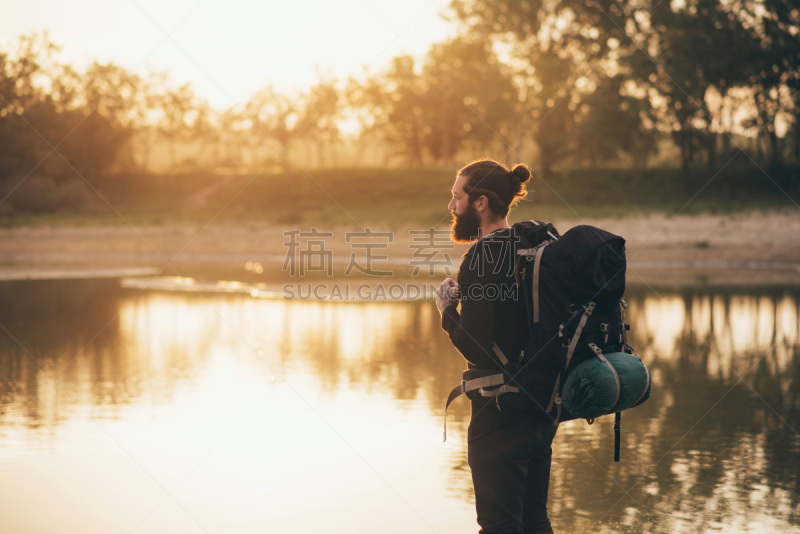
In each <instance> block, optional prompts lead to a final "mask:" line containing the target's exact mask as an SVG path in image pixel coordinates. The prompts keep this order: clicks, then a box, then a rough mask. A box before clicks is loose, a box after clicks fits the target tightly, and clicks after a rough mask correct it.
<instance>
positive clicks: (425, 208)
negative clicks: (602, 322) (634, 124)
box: [0, 161, 800, 227]
mask: <svg viewBox="0 0 800 534" xmlns="http://www.w3.org/2000/svg"><path fill="white" fill-rule="evenodd" d="M453 174H454V171H453V170H452V169H444V170H442V169H366V168H358V169H330V170H315V171H312V172H310V173H305V172H295V173H288V174H264V175H258V176H250V175H217V174H192V175H164V176H115V177H112V178H107V179H102V180H96V181H94V182H93V184H92V188H89V187H85V188H84V190H83V191H81V192H76V185H75V184H70V185H69V186H68V188H66V189H64V191H65V193H64V195H63V198H61V197H60V196H59V194H60V193H59V191H61V188H62V187H63V186H55V185H54V184H52V183H49V182H46V181H34V183H32V184H23V185H22V186H21V187H19V188H18V190H16V191H14V193H12V195H10V196H9V198H8V199H7V200H6V201H5V202H4V203H3V204H2V205H0V221H2V224H3V225H4V226H20V225H25V226H28V225H39V224H75V225H82V224H98V223H102V224H125V223H124V221H123V220H122V219H121V218H120V217H118V216H117V212H118V213H119V214H121V215H123V216H124V218H125V219H126V220H128V221H129V222H131V223H134V224H164V223H168V222H180V221H186V222H203V223H204V222H207V221H209V220H211V219H212V218H213V219H214V220H215V221H218V222H225V223H236V224H246V223H247V221H258V222H261V221H266V222H271V223H275V224H280V225H313V224H318V225H347V226H351V225H352V226H365V225H370V224H372V225H376V224H381V225H385V226H386V225H388V226H393V227H400V226H404V225H407V224H417V225H419V224H423V225H436V224H444V223H446V222H447V220H448V219H449V213H448V212H447V203H448V202H449V197H450V195H449V191H450V187H451V186H452V182H453V178H454V176H453ZM37 187H38V188H39V189H38V190H37ZM529 189H531V190H534V192H533V193H532V194H531V195H530V196H529V199H530V200H529V201H525V202H523V203H521V204H520V206H519V207H518V208H517V210H516V211H515V214H514V216H513V217H512V218H513V219H514V220H519V219H524V218H532V217H537V218H544V219H549V218H557V217H562V216H568V217H572V216H575V215H576V214H579V215H580V216H583V217H595V216H614V215H617V214H625V213H632V212H634V213H641V212H644V213H648V212H660V213H675V212H678V211H681V212H682V213H701V212H704V213H730V212H737V211H747V210H782V209H794V208H796V207H797V204H796V203H797V202H798V200H800V168H788V169H784V170H781V171H764V170H762V169H760V168H758V167H757V166H755V165H754V164H752V163H749V162H741V161H734V162H733V163H731V164H729V165H727V166H725V167H724V168H722V169H721V170H719V171H716V172H709V171H707V170H700V169H697V170H693V171H692V174H691V176H690V178H689V179H688V180H685V179H684V178H683V177H682V176H681V175H680V172H679V171H677V170H676V169H647V170H644V171H642V172H641V173H639V174H638V175H637V174H636V173H634V172H633V171H631V170H614V169H598V170H588V169H578V170H565V171H561V172H557V173H554V174H553V175H552V176H549V177H541V176H535V177H534V179H533V181H532V182H531V184H530V185H529Z"/></svg>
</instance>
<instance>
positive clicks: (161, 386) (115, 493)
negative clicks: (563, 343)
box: [0, 280, 800, 533]
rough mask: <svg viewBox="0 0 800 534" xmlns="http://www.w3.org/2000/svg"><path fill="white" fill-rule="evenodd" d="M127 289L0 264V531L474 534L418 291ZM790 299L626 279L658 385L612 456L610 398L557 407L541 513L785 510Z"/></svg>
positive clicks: (615, 523)
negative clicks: (48, 277) (586, 410)
mask: <svg viewBox="0 0 800 534" xmlns="http://www.w3.org/2000/svg"><path fill="white" fill-rule="evenodd" d="M140 289H141V288H130V287H129V288H122V287H120V285H119V282H118V281H114V280H93V281H88V280H69V281H29V282H3V283H0V294H2V298H3V302H5V303H7V305H6V306H4V307H3V308H2V310H0V323H1V324H2V325H3V326H4V329H5V331H4V332H3V333H2V335H0V364H2V367H0V399H1V400H2V404H0V473H2V475H3V477H4V479H5V480H7V481H10V482H11V483H10V484H5V485H4V489H3V490H0V514H1V515H2V517H3V524H4V527H3V531H4V532H5V531H8V532H49V531H59V532H81V533H83V532H114V531H124V532H131V531H134V532H152V531H164V532H197V531H200V532H202V531H203V530H206V531H209V532H211V531H222V532H231V531H235V532H312V531H315V532H316V531H325V532H353V531H355V532H377V531H380V532H426V531H433V532H439V533H447V532H465V531H475V530H477V527H476V525H475V522H474V510H473V508H472V489H471V480H470V475H469V468H468V465H467V462H466V443H465V434H466V426H467V423H468V419H469V407H468V405H467V402H466V401H458V402H457V403H455V404H454V405H453V407H451V410H450V414H449V423H450V424H449V425H448V430H449V432H448V438H449V439H448V441H447V443H446V444H442V443H441V423H442V407H443V403H444V399H445V398H446V395H447V392H448V391H449V390H450V388H451V387H452V386H453V385H454V384H455V383H457V382H458V381H459V380H460V371H461V369H462V368H463V366H464V365H463V360H462V359H461V358H460V356H459V355H458V354H457V353H456V352H455V350H454V349H453V348H452V347H451V345H450V343H449V341H448V340H447V337H446V335H445V334H444V332H442V331H441V329H440V327H439V324H438V321H439V317H438V314H437V313H436V310H435V307H434V306H433V304H432V303H430V302H389V303H386V302H383V303H381V302H372V303H340V302H315V301H305V302H299V301H292V302H287V301H283V300H280V299H275V300H269V299H263V298H252V297H250V296H249V295H247V294H211V293H208V294H204V293H192V294H187V293H178V292H172V291H170V292H164V291H153V292H142V291H140ZM162 289H163V288H162ZM799 295H800V292H796V291H779V290H766V289H765V290H758V289H748V290H731V291H721V290H720V291H713V292H712V291H698V290H692V291H689V290H687V291H684V292H681V293H670V294H662V295H660V296H657V295H654V294H649V293H646V292H644V291H640V292H636V291H634V292H632V293H631V294H629V295H628V297H627V299H628V301H629V303H630V313H629V317H630V319H631V322H632V323H633V338H632V339H633V344H634V346H636V348H637V349H638V350H639V353H640V354H641V355H642V356H643V358H644V360H645V361H646V362H647V363H648V366H649V367H650V369H651V371H652V374H653V380H654V389H653V397H652V399H651V400H650V401H649V402H648V403H646V404H645V405H643V406H642V407H640V408H637V409H635V410H632V411H630V412H626V414H625V416H624V417H623V434H622V436H623V450H622V462H621V463H619V464H614V463H613V462H612V461H611V459H612V458H611V457H612V448H613V431H612V429H611V423H612V422H611V421H610V420H608V421H606V420H605V419H610V418H605V419H600V420H598V422H597V423H595V424H594V425H592V426H591V427H590V426H588V425H586V424H585V422H582V421H574V422H570V423H567V424H564V425H562V427H561V428H560V430H559V435H558V437H557V438H556V442H555V445H554V449H555V452H554V462H553V470H552V475H551V499H550V508H551V515H552V519H553V523H554V525H555V526H556V528H557V530H559V531H566V532H580V531H586V530H592V531H598V532H618V531H625V532H644V531H646V532H674V531H677V530H691V531H697V532H704V531H708V532H714V531H720V530H721V531H725V532H748V531H760V530H761V529H769V530H775V531H781V532H787V531H792V529H793V528H794V529H795V530H797V525H798V522H799V521H800V505H799V504H798V494H800V492H799V491H798V489H799V488H800V475H798V472H800V438H798V435H797V433H796V432H795V430H797V429H800V349H799V348H798V345H799V343H800V336H799V334H798V328H799V327H798V317H799V316H800V314H798V309H799V308H800V297H799ZM43 511H45V513H43Z"/></svg>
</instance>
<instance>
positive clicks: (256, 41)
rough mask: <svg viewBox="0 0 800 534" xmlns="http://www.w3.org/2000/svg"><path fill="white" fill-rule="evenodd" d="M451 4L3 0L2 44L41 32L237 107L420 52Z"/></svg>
mask: <svg viewBox="0 0 800 534" xmlns="http://www.w3.org/2000/svg"><path fill="white" fill-rule="evenodd" d="M448 4H449V0H381V1H370V0H331V1H325V0H283V1H275V0H267V1H262V2H257V1H252V0H251V1H246V0H205V1H203V0H103V1H92V0H3V7H2V11H3V16H2V18H0V43H2V45H3V48H4V49H6V48H7V46H8V45H9V44H10V43H11V42H13V41H14V40H15V39H16V38H17V36H19V35H21V34H23V33H31V32H42V31H44V30H47V31H48V32H49V34H50V38H51V39H52V40H53V41H54V42H55V43H57V44H59V45H61V46H62V47H63V48H62V53H61V56H60V57H61V59H62V60H64V61H66V62H68V63H71V64H73V65H75V66H76V67H78V68H79V69H83V68H84V67H85V66H86V65H88V64H89V63H91V62H92V61H94V60H99V61H109V60H110V61H114V62H115V63H118V64H121V65H123V66H124V67H126V68H128V69H129V70H132V71H135V72H137V73H146V72H147V71H148V70H157V71H167V72H169V74H170V77H171V78H172V80H173V81H174V82H176V84H178V83H185V82H191V83H192V86H193V87H194V89H195V92H196V93H197V94H198V95H200V96H201V97H203V98H206V99H207V100H208V101H209V102H210V103H211V105H212V106H213V107H216V108H219V109H222V108H227V107H230V106H231V105H233V103H234V102H236V103H243V102H244V101H246V100H247V99H248V97H249V96H250V95H251V94H252V93H253V92H255V91H256V90H258V89H260V88H261V87H264V86H265V85H267V84H268V83H270V82H272V83H274V84H275V85H276V86H277V87H278V88H280V89H283V90H291V89H293V88H297V89H304V88H306V87H308V86H310V85H311V84H312V83H313V82H314V80H315V79H316V75H315V69H316V68H319V69H321V70H323V71H331V72H332V73H333V74H335V75H337V76H338V77H340V78H343V77H346V76H347V75H349V74H353V75H357V74H358V73H360V72H362V67H364V66H367V65H369V66H370V68H371V69H375V68H381V67H384V66H386V65H387V64H388V62H389V60H390V59H391V58H392V57H394V56H396V55H398V54H403V53H410V54H413V55H419V56H421V55H423V54H424V53H425V52H426V51H427V50H428V47H429V46H430V44H431V43H433V42H436V41H440V40H442V39H445V38H446V37H448V36H450V35H453V34H455V32H456V30H455V25H454V24H453V23H449V22H447V21H445V20H443V19H442V17H441V16H440V13H442V12H443V11H444V9H445V8H446V7H447V5H448Z"/></svg>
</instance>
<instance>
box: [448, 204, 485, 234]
mask: <svg viewBox="0 0 800 534" xmlns="http://www.w3.org/2000/svg"><path fill="white" fill-rule="evenodd" d="M480 229H481V216H480V215H478V212H477V210H476V209H475V206H473V205H472V204H467V208H466V209H465V210H464V213H462V214H461V215H457V214H456V213H455V212H454V213H453V220H452V221H451V223H450V238H451V239H452V240H453V241H455V242H456V243H469V242H470V241H474V240H475V239H478V237H480Z"/></svg>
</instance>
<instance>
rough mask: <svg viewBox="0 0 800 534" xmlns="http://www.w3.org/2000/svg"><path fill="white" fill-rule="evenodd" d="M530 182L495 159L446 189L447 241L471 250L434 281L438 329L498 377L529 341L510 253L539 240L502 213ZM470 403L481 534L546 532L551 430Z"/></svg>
mask: <svg viewBox="0 0 800 534" xmlns="http://www.w3.org/2000/svg"><path fill="white" fill-rule="evenodd" d="M529 179H530V171H529V169H528V167H527V166H525V165H517V166H515V167H514V169H513V170H511V171H509V170H508V168H506V167H505V166H503V165H501V164H500V163H497V162H496V161H492V160H478V161H475V162H472V163H470V164H469V165H467V166H466V167H464V168H462V169H461V170H460V171H459V172H458V175H457V176H456V181H455V184H454V185H453V189H452V193H453V198H452V200H451V201H450V204H449V205H448V209H449V210H450V211H451V212H452V215H453V222H452V227H451V238H452V239H453V240H454V241H456V242H474V244H473V245H472V247H471V248H470V249H469V251H468V252H467V253H466V254H465V255H464V257H463V260H462V263H461V267H460V268H459V272H458V277H457V278H458V281H457V282H456V281H454V280H452V279H450V278H447V279H445V280H444V281H443V282H442V284H441V285H440V287H439V289H438V292H437V299H436V304H437V307H438V309H439V312H440V313H441V314H442V328H443V329H444V330H445V331H446V332H447V333H448V334H449V336H450V340H451V342H452V343H453V345H454V346H455V347H456V348H457V349H458V350H459V352H461V354H462V355H463V356H464V358H465V359H466V360H467V363H468V367H469V369H471V370H476V371H480V370H481V369H487V370H495V371H496V370H497V369H498V367H501V366H502V363H501V362H502V361H503V360H504V359H507V360H512V359H517V360H518V359H519V358H520V356H521V354H523V351H524V348H525V343H526V341H527V339H528V330H527V322H526V317H525V311H524V308H523V304H522V299H521V297H519V296H518V294H517V292H516V287H515V284H514V270H513V269H514V257H515V247H516V245H517V243H519V242H520V240H521V239H522V238H525V239H526V240H528V241H529V244H533V245H535V244H537V243H538V241H541V238H539V239H538V241H537V243H530V240H531V239H533V238H534V236H535V235H536V233H535V232H534V231H533V230H534V226H535V224H534V223H532V222H527V223H518V224H515V225H514V226H513V227H511V226H509V224H508V219H507V217H508V212H509V209H510V208H511V206H512V205H513V204H515V203H516V202H517V201H518V200H519V199H521V198H524V196H525V195H526V191H525V182H527V181H528V180H529ZM548 226H549V225H548ZM550 228H552V227H550ZM459 303H460V304H461V311H460V313H459V311H458V304H459ZM548 379H549V377H548ZM551 387H552V386H551ZM520 394H523V393H520ZM470 398H471V403H472V404H471V408H472V410H471V411H472V415H471V419H470V425H469V430H468V437H467V443H468V459H469V466H470V469H471V471H472V481H473V486H474V489H475V506H476V509H477V515H478V524H479V525H480V526H481V533H482V534H499V533H504V534H505V533H534V532H536V533H547V532H553V530H552V527H551V526H550V521H549V519H548V517H547V493H548V487H549V477H550V459H551V443H552V440H553V437H554V436H555V432H556V427H555V426H554V425H553V424H552V423H551V422H550V421H549V420H547V419H546V418H545V417H542V416H541V414H538V415H537V414H536V413H533V412H531V411H524V410H509V409H505V410H504V409H502V405H501V402H499V400H498V398H493V397H481V396H475V395H472V396H470Z"/></svg>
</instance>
